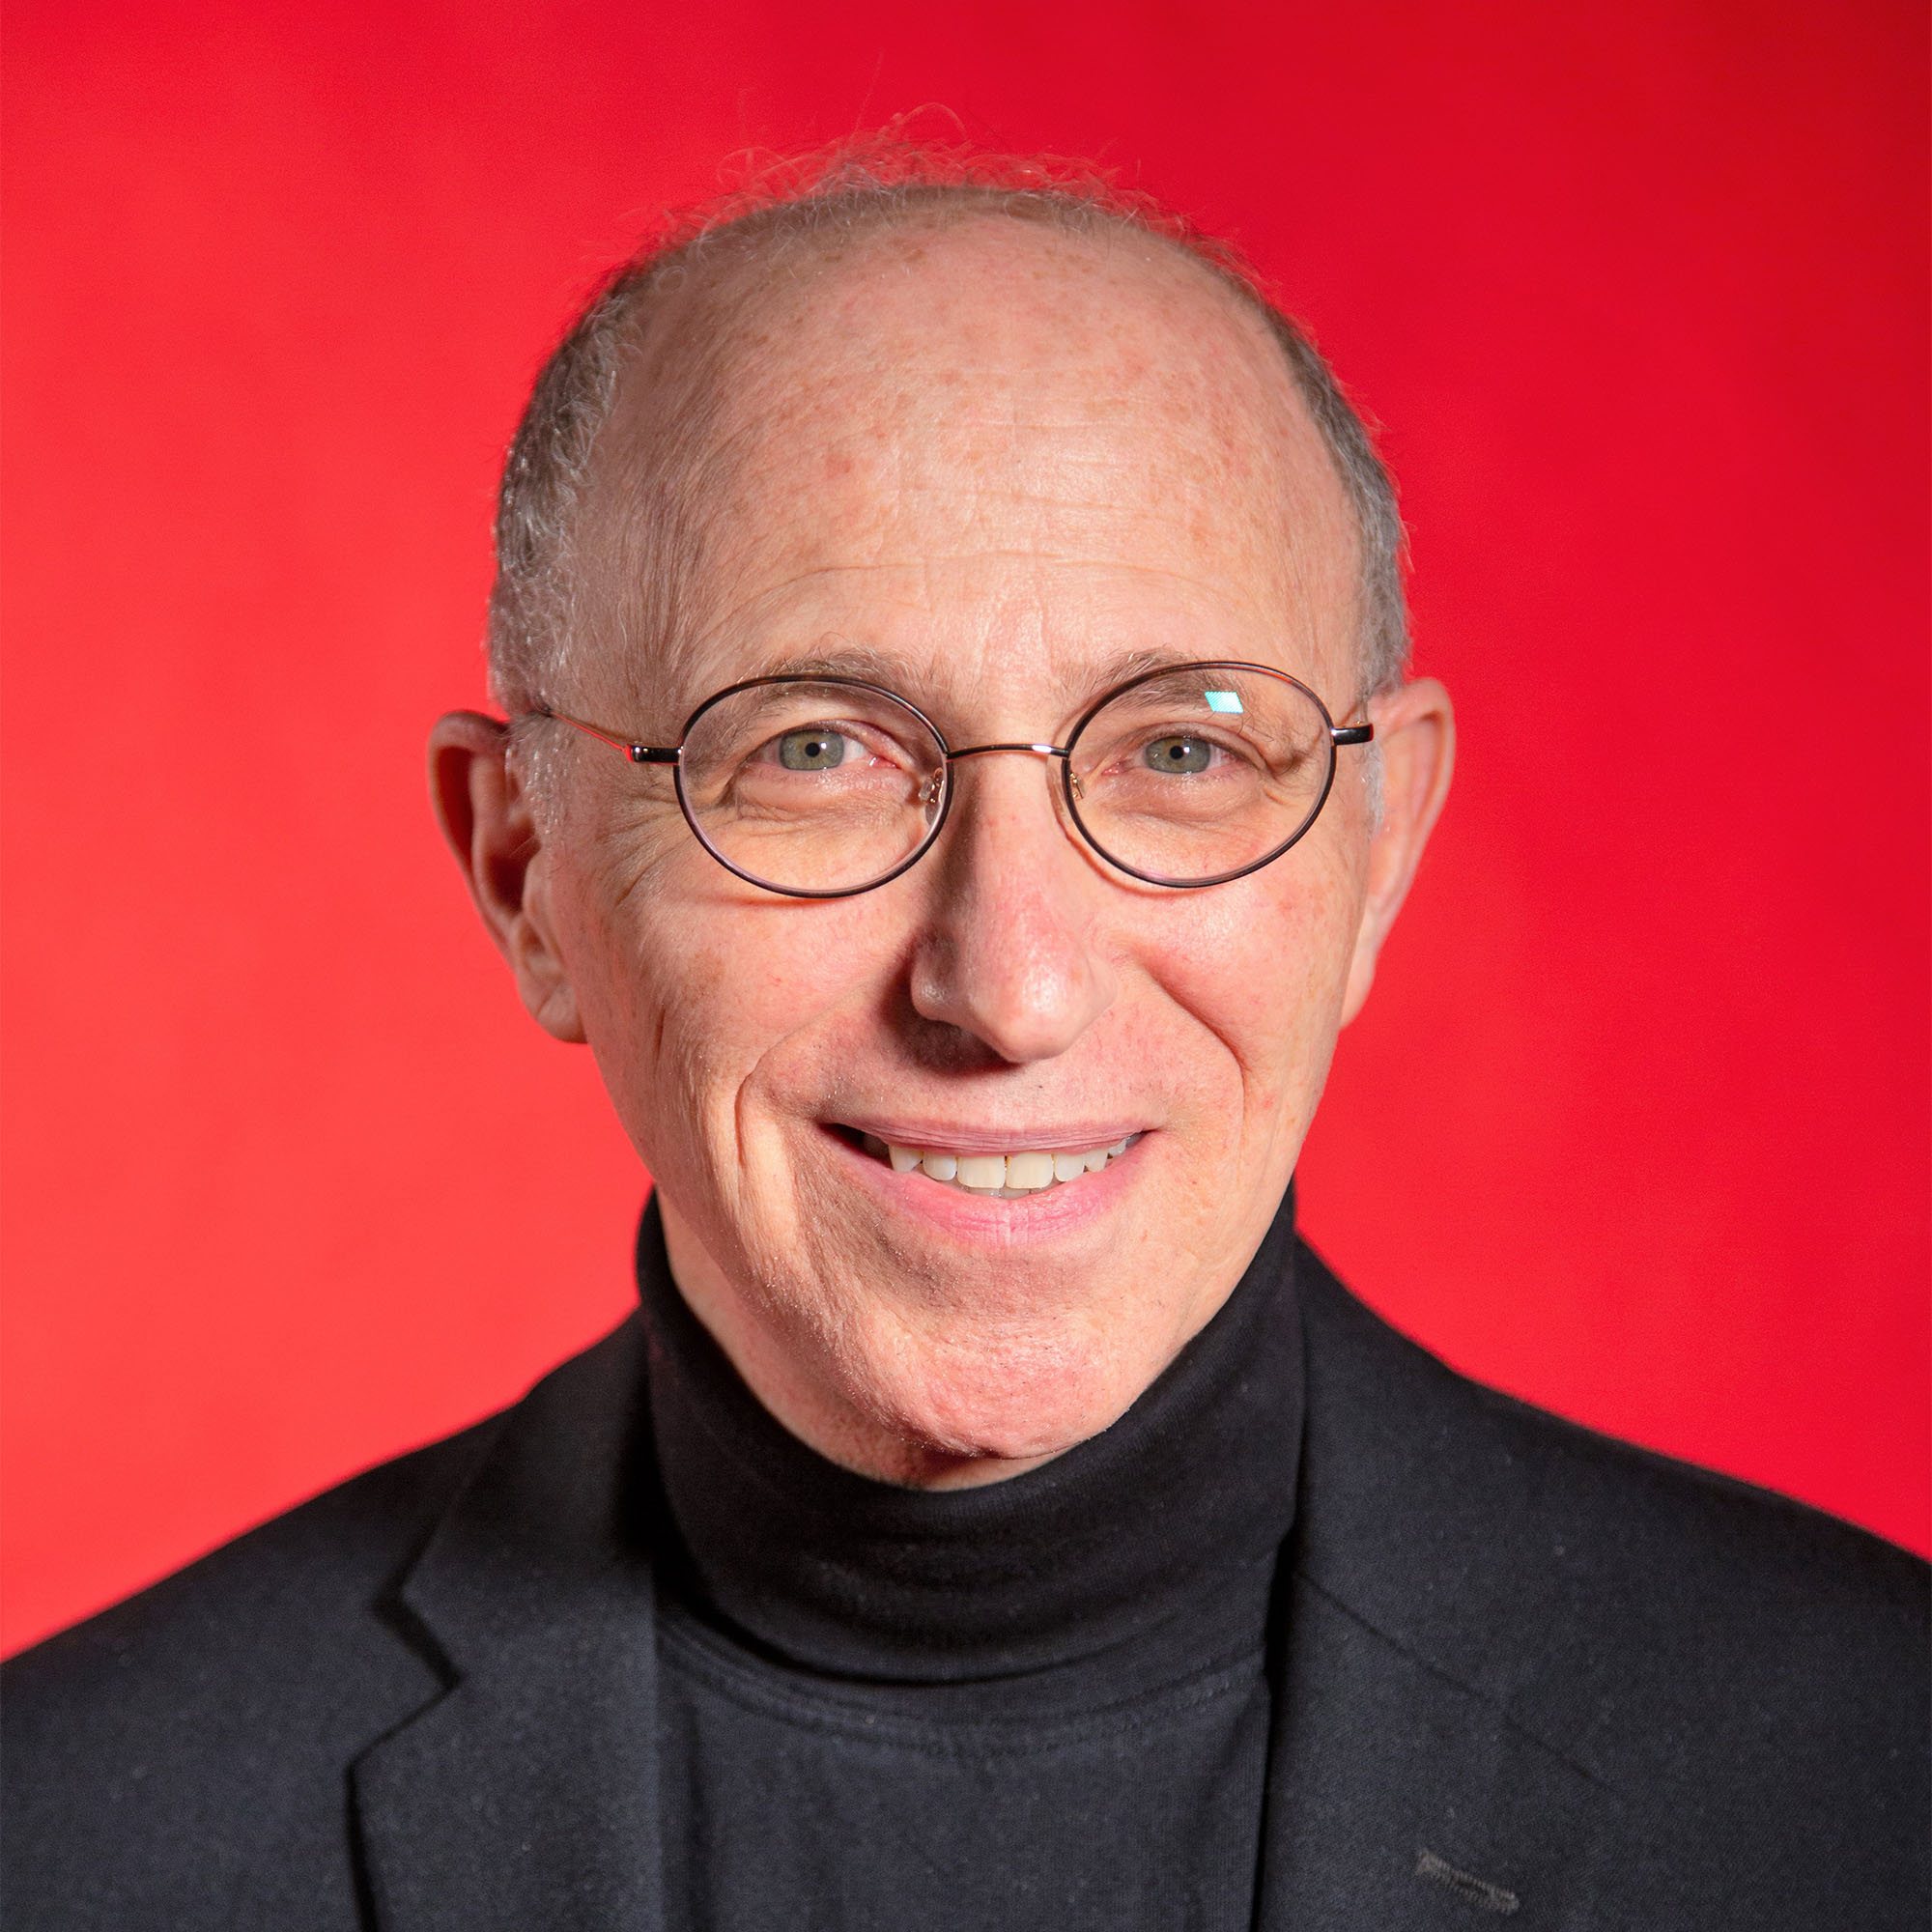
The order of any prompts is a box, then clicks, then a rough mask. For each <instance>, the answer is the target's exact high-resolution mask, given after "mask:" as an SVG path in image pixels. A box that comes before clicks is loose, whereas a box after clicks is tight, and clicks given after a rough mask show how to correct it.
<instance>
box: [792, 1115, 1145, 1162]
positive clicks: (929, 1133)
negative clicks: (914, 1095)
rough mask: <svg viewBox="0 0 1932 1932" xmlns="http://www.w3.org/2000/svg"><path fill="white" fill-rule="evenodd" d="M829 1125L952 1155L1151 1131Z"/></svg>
mask: <svg viewBox="0 0 1932 1932" xmlns="http://www.w3.org/2000/svg"><path fill="white" fill-rule="evenodd" d="M825 1125H826V1126H827V1127H828V1128H838V1127H843V1128H845V1129H846V1130H847V1131H849V1132H851V1133H855V1134H870V1135H871V1136H872V1137H873V1138H874V1139H875V1140H882V1141H884V1142H885V1143H886V1144H887V1146H889V1147H909V1148H939V1149H941V1150H943V1151H945V1152H947V1153H1085V1152H1086V1151H1087V1150H1088V1149H1089V1148H1102V1147H1112V1146H1113V1145H1114V1144H1115V1142H1117V1141H1123V1140H1127V1139H1129V1138H1131V1137H1132V1136H1133V1135H1135V1134H1144V1133H1146V1132H1147V1131H1148V1125H1147V1122H1145V1121H1098V1122H1095V1121H1081V1122H1074V1123H1072V1124H1068V1123H1067V1122H1064V1121H1062V1122H1054V1123H1052V1124H1050V1125H1047V1126H1038V1127H1014V1128H1010V1129H1000V1128H986V1127H967V1128H962V1127H952V1126H948V1125H947V1124H946V1123H945V1122H941V1121H932V1120H924V1121H915V1120H908V1119H906V1118H905V1117H904V1116H899V1117H897V1118H895V1119H891V1120H888V1119H886V1118H885V1117H884V1116H881V1115H855V1116H854V1117H853V1118H851V1119H850V1120H839V1121H827V1122H825Z"/></svg>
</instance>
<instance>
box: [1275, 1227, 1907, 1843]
mask: <svg viewBox="0 0 1932 1932" xmlns="http://www.w3.org/2000/svg"><path fill="white" fill-rule="evenodd" d="M1297 1286H1298V1289H1299V1298H1300V1301H1301V1306H1302V1312H1303V1321H1304V1324H1305V1328H1306V1333H1307V1339H1308V1388H1309V1395H1308V1419H1307V1436H1306V1445H1305V1455H1306V1464H1305V1467H1306V1474H1305V1477H1304V1494H1305V1497H1306V1499H1307V1504H1308V1508H1307V1511H1306V1517H1305V1520H1304V1522H1303V1524H1302V1526H1301V1529H1300V1531H1299V1539H1300V1541H1299V1551H1298V1556H1297V1567H1298V1569H1299V1571H1300V1573H1301V1574H1302V1575H1303V1577H1305V1578H1306V1579H1307V1580H1308V1581H1310V1582H1311V1583H1312V1584H1313V1585H1314V1586H1315V1587H1316V1588H1318V1589H1320V1590H1322V1591H1323V1592H1325V1593H1326V1594H1327V1595H1329V1596H1330V1597H1331V1598H1333V1599H1334V1600H1335V1601H1337V1602H1338V1603H1340V1604H1341V1605H1343V1606H1344V1607H1345V1608H1347V1609H1348V1610H1349V1611H1350V1612H1351V1613H1352V1614H1353V1615H1355V1616H1356V1617H1358V1618H1359V1619H1360V1620H1362V1621H1363V1622H1365V1623H1367V1624H1369V1625H1370V1626H1371V1627H1373V1628H1375V1629H1376V1630H1378V1631H1379V1632H1380V1633H1381V1634H1384V1635H1385V1636H1387V1637H1389V1638H1390V1639H1391V1640H1393V1641H1395V1642H1397V1643H1398V1644H1400V1645H1402V1646H1403V1647H1404V1648H1406V1649H1407V1650H1409V1651H1410V1652H1411V1653H1412V1654H1414V1655H1416V1656H1419V1657H1421V1658H1423V1659H1425V1660H1426V1661H1428V1662H1430V1663H1431V1664H1432V1666H1434V1667H1435V1668H1437V1669H1440V1670H1442V1671H1443V1672H1445V1673H1446V1674H1447V1675H1449V1676H1451V1677H1452V1678H1454V1679H1455V1680H1457V1681H1458V1682H1460V1683H1463V1685H1465V1686H1468V1687H1469V1688H1471V1689H1474V1690H1477V1691H1479V1692H1480V1693H1482V1694H1483V1695H1485V1696H1488V1697H1489V1698H1491V1699H1492V1701H1493V1702H1494V1703H1495V1704H1497V1705H1498V1706H1499V1707H1501V1708H1502V1709H1503V1710H1504V1711H1505V1712H1506V1713H1507V1714H1508V1715H1509V1717H1510V1718H1511V1719H1513V1720H1514V1721H1515V1722H1517V1723H1519V1724H1520V1725H1521V1726H1522V1727H1523V1728H1524V1729H1526V1730H1528V1731H1529V1732H1530V1733H1531V1734H1532V1735H1535V1736H1537V1737H1539V1738H1541V1739H1542V1740H1543V1741H1544V1742H1545V1743H1547V1744H1548V1745H1550V1746H1551V1747H1553V1748H1556V1749H1558V1750H1560V1751H1562V1752H1563V1753H1564V1754H1565V1755H1566V1756H1568V1757H1569V1758H1570V1760H1571V1761H1572V1762H1573V1763H1576V1764H1577V1765H1578V1766H1579V1767H1580V1768H1582V1769H1584V1770H1585V1771H1587V1772H1588V1773H1589V1774H1590V1775H1591V1776H1595V1777H1597V1778H1599V1779H1601V1780H1602V1781H1603V1782H1604V1783H1605V1784H1606V1785H1608V1786H1610V1787H1611V1788H1613V1789H1617V1790H1619V1791H1620V1792H1622V1793H1623V1794H1625V1795H1626V1796H1628V1797H1631V1798H1632V1799H1633V1800H1634V1802H1635V1803H1636V1804H1637V1805H1638V1809H1639V1810H1640V1811H1652V1810H1653V1807H1667V1806H1675V1807H1676V1808H1677V1809H1678V1811H1679V1812H1680V1814H1681V1815H1683V1816H1698V1815H1701V1816H1706V1817H1708V1816H1709V1815H1711V1814H1712V1813H1713V1812H1714V1811H1721V1810H1724V1809H1725V1808H1726V1807H1729V1809H1730V1810H1732V1811H1733V1812H1735V1814H1736V1815H1735V1816H1733V1817H1732V1818H1731V1820H1730V1827H1731V1828H1734V1830H1735V1835H1736V1838H1737V1841H1738V1842H1744V1841H1745V1840H1747V1839H1748V1838H1749V1837H1750V1836H1751V1835H1752V1833H1754V1832H1756V1831H1758V1830H1772V1829H1775V1828H1776V1821H1777V1820H1778V1819H1781V1818H1782V1819H1788V1818H1791V1817H1796V1816H1799V1815H1802V1814H1805V1813H1806V1812H1807V1811H1808V1812H1809V1813H1810V1815H1812V1816H1813V1819H1814V1824H1815V1822H1816V1820H1817V1819H1818V1818H1822V1817H1823V1816H1824V1814H1826V1813H1833V1814H1840V1813H1841V1814H1842V1815H1843V1817H1844V1818H1845V1820H1847V1821H1851V1820H1855V1819H1860V1818H1862V1819H1863V1820H1864V1821H1866V1824H1868V1825H1870V1824H1875V1822H1876V1821H1877V1820H1879V1819H1881V1818H1885V1819H1889V1826H1888V1828H1887V1829H1888V1830H1889V1831H1890V1832H1891V1833H1893V1835H1894V1836H1895V1837H1896V1838H1897V1840H1898V1842H1899V1843H1900V1844H1901V1845H1903V1844H1905V1843H1908V1842H1909V1841H1910V1836H1911V1834H1912V1833H1914V1832H1915V1831H1916V1830H1917V1827H1916V1825H1915V1824H1914V1823H1913V1822H1912V1820H1913V1818H1914V1817H1915V1816H1916V1815H1917V1814H1916V1812H1915V1809H1914V1807H1915V1806H1917V1805H1918V1804H1919V1802H1920V1795H1921V1794H1922V1793H1923V1792H1924V1790H1925V1783H1926V1771H1927V1759H1928V1739H1927V1720H1926V1713H1927V1708H1928V1705H1932V1571H1928V1568H1927V1566H1926V1564H1925V1563H1924V1562H1922V1561H1921V1560H1920V1559H1919V1558H1918V1557H1917V1556H1914V1555H1913V1554H1911V1553H1910V1552H1908V1551H1906V1550H1904V1549H1901V1548H1896V1547H1895V1546H1893V1545H1891V1544H1889V1543H1887V1542H1885V1541H1883V1540H1882V1539H1881V1538H1879V1537H1876V1536H1873V1535H1870V1534H1869V1533H1867V1532H1866V1531H1864V1530H1861V1529H1859V1528H1856V1527H1854V1526H1853V1525H1852V1524H1850V1523H1846V1522H1841V1521H1839V1520H1836V1519H1834V1518H1832V1517H1829V1516H1826V1515H1824V1514H1823V1513H1821V1512H1819V1511H1817V1510H1813V1509H1809V1508H1806V1507H1805V1506H1804V1505H1803V1504H1801V1503H1797V1502H1794V1501H1792V1500H1791V1499H1790V1498H1788V1497H1785V1496H1780V1495H1776V1494H1774V1493H1772V1492H1768V1491H1765V1490H1761V1489H1757V1488H1754V1487H1752V1486H1751V1485H1749V1484H1747V1483H1742V1482H1738V1481H1735V1480H1733V1479H1731V1478H1729V1477H1725V1476H1721V1475H1718V1474H1715V1473H1713V1472H1711V1471H1709V1470H1705V1469H1700V1468H1696V1467H1694V1466H1692V1465H1690V1464H1688V1463H1681V1462H1677V1461H1674V1460H1672V1459H1671V1458H1669V1457H1665V1456H1660V1455H1656V1454H1653V1453H1652V1452H1650V1451H1647V1450H1643V1449H1639V1448H1635V1447H1634V1446H1632V1445H1631V1444H1629V1443H1625V1442H1620V1441H1617V1440H1615V1439H1613V1438H1611V1437H1609V1436H1605V1435H1599V1434H1597V1433H1596V1432H1594V1431H1592V1430H1588V1429H1584V1428H1580V1427H1578V1426H1577V1424H1575V1423H1571V1422H1568V1421H1565V1420H1563V1419H1561V1418H1560V1417H1557V1416H1554V1415H1551V1414H1548V1413H1547V1412H1545V1411H1543V1410H1540V1409H1537V1408H1535V1407H1532V1406H1529V1405H1528V1404H1525V1403H1521V1402H1519V1401H1516V1400H1514V1399H1513V1398H1511V1397H1509V1396H1505V1395H1502V1394H1499V1393H1498V1392H1496V1391H1495V1390H1493V1389H1489V1388H1485V1387H1483V1386H1481V1385H1480V1384H1478V1383H1476V1382H1474V1381H1471V1380H1469V1379H1468V1378H1465V1377H1463V1376H1461V1375H1458V1374H1457V1373H1455V1372H1454V1371H1453V1370H1451V1369H1449V1368H1448V1367H1446V1366H1445V1365H1444V1364H1443V1363H1441V1362H1440V1361H1438V1360H1436V1359H1435V1357H1434V1356H1433V1355H1431V1354H1429V1353H1428V1352H1427V1351H1426V1350H1423V1349H1421V1348H1419V1347H1417V1346H1416V1345H1415V1344H1414V1343H1412V1342H1410V1341H1408V1340H1406V1338H1404V1337H1403V1336H1401V1335H1400V1334H1398V1333H1397V1332H1396V1331H1395V1330H1394V1329H1393V1328H1392V1327H1391V1326H1390V1325H1389V1324H1388V1323H1386V1322H1384V1321H1381V1320H1380V1319H1379V1318H1378V1317H1377V1316H1376V1315H1374V1314H1372V1313H1371V1312H1370V1311H1369V1310H1368V1309H1367V1308H1366V1307H1364V1306H1363V1305H1362V1304H1361V1303H1360V1302H1359V1301H1357V1300H1356V1299H1355V1297H1354V1296H1352V1295H1351V1294H1350V1293H1349V1292H1348V1291H1347V1290H1346V1289H1344V1288H1343V1287H1342V1286H1341V1284H1340V1283H1339V1282H1337V1281H1336V1280H1335V1278H1334V1277H1333V1275H1331V1274H1330V1273H1329V1271H1328V1270H1327V1268H1326V1267H1325V1266H1324V1265H1323V1264H1322V1263H1321V1261H1320V1259H1319V1258H1318V1257H1316V1256H1315V1255H1314V1254H1313V1252H1312V1251H1310V1250H1307V1249H1306V1248H1304V1249H1303V1250H1302V1251H1301V1253H1300V1256H1299V1259H1298V1263H1297ZM1751 1812H1755V1813H1756V1814H1757V1815H1756V1817H1755V1818H1753V1817H1752V1816H1749V1815H1747V1814H1749V1813H1751ZM1847 1829H1848V1831H1850V1832H1851V1836H1850V1839H1849V1840H1848V1841H1849V1842H1857V1841H1858V1838H1859V1834H1860V1831H1861V1830H1863V1829H1865V1827H1864V1826H1859V1827H1858V1828H1856V1829H1854V1828H1853V1826H1852V1825H1851V1824H1850V1823H1849V1822H1848V1826H1847ZM1721 1835H1723V1833H1719V1836H1721Z"/></svg>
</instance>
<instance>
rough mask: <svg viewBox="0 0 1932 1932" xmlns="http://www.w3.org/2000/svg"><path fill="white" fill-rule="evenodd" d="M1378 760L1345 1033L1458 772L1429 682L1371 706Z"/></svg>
mask: <svg viewBox="0 0 1932 1932" xmlns="http://www.w3.org/2000/svg"><path fill="white" fill-rule="evenodd" d="M1370 708H1371V712H1372V714H1373V716H1374V718H1375V724H1376V743H1377V744H1378V746H1379V747H1380V749H1381V758H1382V816H1381V823H1380V824H1379V825H1378V827H1377V828H1376V831H1375V834H1374V837H1373V838H1372V840H1371V842H1370V847H1369V875H1368V883H1367V891H1366V893H1365V895H1364V899H1363V905H1362V922H1361V924H1360V926H1359V927H1358V928H1357V929H1356V933H1355V951H1354V955H1353V957H1352V958H1351V959H1350V965H1349V985H1348V991H1347V994H1346V995H1345V997H1344V1000H1343V1006H1342V1024H1343V1025H1344V1026H1347V1025H1348V1024H1349V1022H1350V1020H1352V1019H1353V1018H1354V1017H1355V1015H1356V1014H1357V1013H1358V1012H1360V1011H1361V1009H1362V1006H1363V1004H1364V1002H1365V1001H1366V1000H1367V999H1368V997H1369V989H1370V988H1371V987H1372V986H1373V985H1374V984H1375V978H1376V962H1377V960H1378V958H1379V957H1380V955H1381V949H1382V943H1383V941H1384V940H1386V939H1387V937H1388V934H1389V928H1390V927H1391V926H1392V925H1394V923H1395V917H1396V914H1397V913H1399V912H1400V911H1401V910H1402V902H1403V900H1404V899H1405V898H1406V897H1407V896H1408V889H1409V886H1410V885H1411V884H1412V883H1413V881H1414V878H1415V872H1416V867H1418V866H1420V865H1421V863H1422V854H1423V850H1424V848H1425V847H1426V846H1427V845H1428V843H1429V835H1430V834H1431V833H1432V832H1433V831H1434V830H1435V821H1436V819H1437V818H1438V817H1439V816H1440V815H1441V811H1442V806H1443V802H1444V801H1445V800H1446V799H1447V798H1448V796H1449V781H1450V778H1451V776H1452V775H1453V773H1454V771H1455V765H1456V713H1455V707H1454V706H1453V705H1452V704H1451V703H1450V701H1449V694H1448V692H1447V691H1446V690H1444V689H1443V687H1442V686H1441V685H1440V684H1439V683H1437V682H1436V680H1435V678H1433V677H1424V678H1417V679H1416V680H1415V681H1414V682H1413V683H1411V684H1406V685H1404V686H1403V687H1402V688H1401V689H1400V690H1398V691H1395V692H1391V693H1389V694H1388V695H1387V696H1385V697H1382V698H1378V699H1377V700H1375V702H1374V703H1373V704H1372V705H1371V707H1370Z"/></svg>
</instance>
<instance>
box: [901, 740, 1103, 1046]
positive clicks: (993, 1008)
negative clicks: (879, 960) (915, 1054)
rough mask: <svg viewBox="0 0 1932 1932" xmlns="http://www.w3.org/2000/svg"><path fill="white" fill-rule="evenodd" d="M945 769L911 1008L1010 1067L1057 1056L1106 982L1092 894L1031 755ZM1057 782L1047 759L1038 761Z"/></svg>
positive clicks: (1094, 1011)
mask: <svg viewBox="0 0 1932 1932" xmlns="http://www.w3.org/2000/svg"><path fill="white" fill-rule="evenodd" d="M998 749H999V750H1000V751H1001V752H1002V753H1005V752H1008V751H1010V752H1012V753H1016V754H1017V755H1012V756H1006V755H1001V756H987V757H975V758H974V759H973V760H972V761H971V762H970V763H961V764H959V765H957V766H955V767H954V771H953V780H952V781H953V783H954V784H955V785H957V786H958V787H959V790H958V793H957V795H956V796H955V797H954V800H953V804H952V812H951V814H950V815H949V819H948V823H947V828H946V832H945V834H944V836H943V837H942V838H941V840H940V846H939V849H938V850H937V851H935V852H934V853H932V854H931V856H930V857H929V858H928V859H927V861H926V866H925V867H923V868H922V869H927V868H929V870H928V877H927V879H926V880H925V881H924V883H925V885H926V888H927V891H928V892H929V894H930V895H931V897H930V900H929V902H928V905H929V909H928V912H927V915H926V918H925V920H924V923H923V930H922V932H921V934H920V939H919V943H918V945H917V946H916V947H915V949H914V952H913V960H912V986H911V992H912V1003H913V1006H914V1009H916V1010H917V1011H918V1012H919V1013H920V1014H921V1015H922V1016H923V1017H924V1018H925V1019H928V1020H933V1021H936V1022H938V1023H940V1024H942V1025H945V1026H951V1027H956V1028H958V1029H959V1030H960V1031H961V1032H962V1033H967V1034H970V1035H972V1036H973V1037H975V1038H977V1039H979V1040H980V1041H982V1042H983V1043H984V1044H985V1045H986V1046H987V1047H989V1048H990V1049H991V1050H992V1051H993V1052H994V1053H996V1054H997V1055H998V1056H999V1057H1000V1058H1001V1059H1002V1060H1004V1061H1006V1062H1008V1063H1009V1065H1026V1064H1028V1063H1030V1062H1033V1061H1038V1060H1050V1059H1052V1058H1053V1057H1054V1056H1055V1055H1056V1054H1061V1053H1065V1051H1066V1050H1067V1049H1068V1048H1069V1047H1070V1046H1072V1045H1073V1043H1074V1042H1075V1041H1076V1040H1077V1039H1079V1037H1081V1035H1082V1034H1084V1033H1085V1032H1086V1031H1087V1029H1088V1028H1089V1027H1090V1026H1092V1025H1093V1024H1094V1021H1095V1020H1096V1019H1098V1018H1099V1016H1100V1015H1101V1014H1102V1013H1103V1012H1105V1011H1106V1009H1107V1008H1108V1007H1109V1006H1110V1005H1111V1004H1112V1002H1113V998H1114V973H1113V970H1112V968H1111V966H1110V965H1109V963H1108V961H1107V959H1106V958H1105V956H1104V954H1103V953H1102V952H1101V951H1100V949H1099V946H1098V944H1097V940H1098V934H1097V932H1096V929H1095V928H1096V914H1097V911H1098V907H1097V905H1096V904H1095V890H1094V889H1095V887H1096V885H1097V884H1098V881H1096V880H1095V879H1094V874H1093V868H1092V867H1090V866H1089V865H1088V864H1087V863H1086V860H1085V857H1084V855H1083V854H1082V853H1081V852H1080V851H1079V850H1078V849H1076V848H1075V846H1074V845H1073V843H1072V842H1071V841H1070V840H1069V839H1068V838H1067V837H1066V834H1065V831H1064V830H1063V829H1062V827H1061V824H1060V822H1059V819H1058V818H1057V817H1056V815H1055V813H1054V810H1053V805H1052V802H1051V799H1050V798H1049V796H1048V795H1047V793H1046V791H1045V789H1044V787H1043V786H1042V785H1041V782H1040V779H1041V770H1042V760H1041V759H1040V758H1039V757H1038V756H1037V755H1028V754H1029V753H1034V752H1035V750H1036V748H1034V747H1032V746H1012V747H1004V746H1003V747H1000V748H998ZM1044 764H1045V773H1046V776H1047V777H1048V778H1049V779H1050V780H1052V781H1055V782H1057V781H1058V778H1059V773H1058V769H1057V765H1056V763H1055V761H1053V760H1051V759H1047V760H1045V761H1044Z"/></svg>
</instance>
